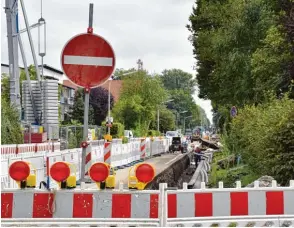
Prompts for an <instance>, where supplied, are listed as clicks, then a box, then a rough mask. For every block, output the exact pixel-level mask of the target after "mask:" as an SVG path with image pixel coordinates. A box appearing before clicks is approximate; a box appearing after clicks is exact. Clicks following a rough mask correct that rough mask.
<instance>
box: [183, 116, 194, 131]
mask: <svg viewBox="0 0 294 228" xmlns="http://www.w3.org/2000/svg"><path fill="white" fill-rule="evenodd" d="M191 117H193V116H187V117H184V134H185V130H186V128H185V125H186V119H188V118H191Z"/></svg>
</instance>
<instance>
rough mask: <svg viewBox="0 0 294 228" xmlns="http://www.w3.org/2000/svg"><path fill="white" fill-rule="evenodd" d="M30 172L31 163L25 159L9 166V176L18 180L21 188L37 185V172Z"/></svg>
mask: <svg viewBox="0 0 294 228" xmlns="http://www.w3.org/2000/svg"><path fill="white" fill-rule="evenodd" d="M35 172H36V169H35ZM30 173H31V169H30V163H28V162H25V161H16V162H14V163H12V164H11V166H10V167H9V176H10V177H11V178H12V179H13V180H15V181H16V183H17V184H18V186H19V187H20V188H21V189H24V188H26V187H31V188H35V187H36V174H30Z"/></svg>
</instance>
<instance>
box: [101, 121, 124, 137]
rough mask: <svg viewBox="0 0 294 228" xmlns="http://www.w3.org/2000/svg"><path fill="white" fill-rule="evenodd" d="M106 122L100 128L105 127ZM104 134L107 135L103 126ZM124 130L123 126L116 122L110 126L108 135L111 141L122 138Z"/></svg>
mask: <svg viewBox="0 0 294 228" xmlns="http://www.w3.org/2000/svg"><path fill="white" fill-rule="evenodd" d="M105 124H106V122H102V126H105ZM105 129H106V130H105V132H106V134H107V133H108V127H106V126H105ZM124 130H125V126H124V125H123V124H121V123H118V122H114V123H113V124H112V127H111V128H110V134H111V136H112V138H113V139H115V138H117V139H118V138H120V137H121V136H124Z"/></svg>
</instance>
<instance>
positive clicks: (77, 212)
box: [1, 190, 159, 218]
mask: <svg viewBox="0 0 294 228" xmlns="http://www.w3.org/2000/svg"><path fill="white" fill-rule="evenodd" d="M158 194H159V192H158V191H152V192H151V191H149V192H148V191H146V192H134V191H132V192H127V193H125V192H122V193H120V192H117V193H115V192H97V191H95V192H93V191H92V192H89V191H87V192H85V191H67V190H63V191H58V192H56V193H55V195H54V194H53V193H48V192H40V191H24V190H20V191H14V192H7V191H2V193H1V208H2V209H1V218H158V198H159V195H158ZM24 205H25V207H24Z"/></svg>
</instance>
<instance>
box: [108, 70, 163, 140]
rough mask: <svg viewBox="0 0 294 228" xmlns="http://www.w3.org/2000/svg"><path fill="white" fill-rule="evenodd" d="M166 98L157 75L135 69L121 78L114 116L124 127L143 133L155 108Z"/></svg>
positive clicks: (152, 117)
mask: <svg viewBox="0 0 294 228" xmlns="http://www.w3.org/2000/svg"><path fill="white" fill-rule="evenodd" d="M166 98H167V93H166V91H165V89H164V87H163V85H162V82H161V81H160V78H159V77H158V76H154V77H152V76H150V75H149V74H148V73H147V72H146V71H137V72H135V73H134V74H132V75H130V76H128V77H124V78H123V88H122V92H121V96H120V100H119V101H118V103H117V104H116V105H115V107H114V109H113V114H114V118H115V119H116V120H118V121H119V122H121V123H123V124H124V125H125V129H134V130H135V129H137V134H139V135H140V136H142V135H145V134H146V133H147V131H148V129H149V128H150V124H151V122H152V120H154V119H155V117H156V111H157V108H158V107H159V106H160V104H161V103H162V102H164V101H165V100H166Z"/></svg>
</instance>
